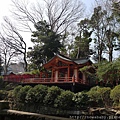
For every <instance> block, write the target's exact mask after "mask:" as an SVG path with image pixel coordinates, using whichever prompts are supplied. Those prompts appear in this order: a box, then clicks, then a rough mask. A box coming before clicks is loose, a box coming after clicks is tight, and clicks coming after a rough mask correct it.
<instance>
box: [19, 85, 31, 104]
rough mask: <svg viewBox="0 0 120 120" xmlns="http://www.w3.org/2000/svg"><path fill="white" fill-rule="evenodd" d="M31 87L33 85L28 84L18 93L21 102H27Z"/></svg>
mask: <svg viewBox="0 0 120 120" xmlns="http://www.w3.org/2000/svg"><path fill="white" fill-rule="evenodd" d="M30 89H31V86H29V85H26V86H24V87H22V88H21V89H20V90H19V92H18V95H17V98H18V101H19V102H22V103H25V100H26V99H25V98H26V95H27V93H28V91H29V90H30Z"/></svg>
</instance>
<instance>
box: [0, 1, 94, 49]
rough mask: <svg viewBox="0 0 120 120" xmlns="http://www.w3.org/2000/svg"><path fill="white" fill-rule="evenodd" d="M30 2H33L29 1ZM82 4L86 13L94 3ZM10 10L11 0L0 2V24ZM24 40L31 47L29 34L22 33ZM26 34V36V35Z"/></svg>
mask: <svg viewBox="0 0 120 120" xmlns="http://www.w3.org/2000/svg"><path fill="white" fill-rule="evenodd" d="M29 1H30V2H32V1H35V0H29ZM82 2H83V3H84V4H85V5H86V8H87V11H88V12H89V10H90V9H91V6H92V4H93V3H94V0H82ZM10 10H11V0H0V24H1V23H2V19H3V16H9V15H10ZM24 34H25V35H24V36H25V38H24V39H27V41H28V43H29V46H28V47H30V46H32V44H31V43H30V34H28V33H24ZM27 34H28V35H27ZM26 36H27V37H26Z"/></svg>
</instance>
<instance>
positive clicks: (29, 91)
mask: <svg viewBox="0 0 120 120" xmlns="http://www.w3.org/2000/svg"><path fill="white" fill-rule="evenodd" d="M119 93H120V85H118V86H116V87H115V88H113V89H111V88H110V87H99V86H95V87H92V88H91V89H90V90H89V91H82V92H78V93H73V92H71V91H68V90H63V89H61V88H59V87H57V86H52V87H47V86H44V85H36V86H34V87H31V86H29V85H27V86H24V87H22V86H17V87H15V88H14V90H13V91H11V92H10V93H9V95H8V98H9V97H10V100H11V101H13V103H14V105H17V108H18V109H20V108H19V107H21V105H28V106H32V105H35V104H36V105H39V106H46V107H55V108H58V109H62V110H67V109H69V110H70V109H76V110H80V109H82V108H84V109H85V108H87V107H98V106H99V107H101V106H102V107H108V106H112V105H114V106H119V104H120V95H119ZM11 96H12V99H11Z"/></svg>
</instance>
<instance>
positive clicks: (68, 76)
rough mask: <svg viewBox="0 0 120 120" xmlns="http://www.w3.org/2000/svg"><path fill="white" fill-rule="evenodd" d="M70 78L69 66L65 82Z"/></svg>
mask: <svg viewBox="0 0 120 120" xmlns="http://www.w3.org/2000/svg"><path fill="white" fill-rule="evenodd" d="M69 78H70V66H69V65H68V75H67V81H68V80H69Z"/></svg>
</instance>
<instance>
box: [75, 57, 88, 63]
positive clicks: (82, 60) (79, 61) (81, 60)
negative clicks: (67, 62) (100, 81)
mask: <svg viewBox="0 0 120 120" xmlns="http://www.w3.org/2000/svg"><path fill="white" fill-rule="evenodd" d="M73 61H74V62H75V63H77V64H84V63H86V62H88V61H89V59H85V58H84V59H78V60H73Z"/></svg>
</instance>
